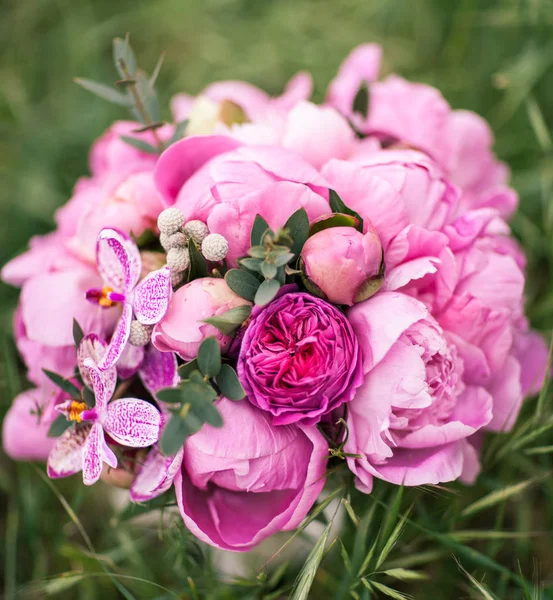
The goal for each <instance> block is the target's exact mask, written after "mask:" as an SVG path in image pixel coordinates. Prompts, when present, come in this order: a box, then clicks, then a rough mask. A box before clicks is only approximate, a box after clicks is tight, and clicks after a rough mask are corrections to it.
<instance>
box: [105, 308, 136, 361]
mask: <svg viewBox="0 0 553 600" xmlns="http://www.w3.org/2000/svg"><path fill="white" fill-rule="evenodd" d="M131 321H132V306H131V305H130V304H128V303H125V304H124V305H123V312H122V313H121V318H120V319H119V321H118V322H117V327H116V328H115V331H114V332H113V335H112V336H111V340H110V343H109V346H108V350H107V352H106V353H105V355H104V357H103V358H102V360H101V362H100V364H99V365H98V367H99V369H100V370H101V371H106V370H107V369H110V368H111V367H113V365H115V363H116V362H117V361H118V360H119V358H120V356H121V354H122V353H123V350H124V349H125V346H126V344H127V342H128V340H129V335H130V333H131Z"/></svg>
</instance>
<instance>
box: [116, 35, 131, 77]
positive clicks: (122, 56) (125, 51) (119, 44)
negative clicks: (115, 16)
mask: <svg viewBox="0 0 553 600" xmlns="http://www.w3.org/2000/svg"><path fill="white" fill-rule="evenodd" d="M122 62H123V63H124V64H125V67H126V71H125V69H124V68H123V66H122V64H121V63H122ZM113 64H114V65H115V68H116V69H117V71H118V72H119V74H120V75H121V77H126V76H127V74H128V75H130V76H131V77H132V76H133V75H134V74H135V72H136V57H135V54H134V52H133V49H132V48H131V45H130V39H129V34H128V33H127V35H126V36H125V39H124V40H123V39H121V38H114V40H113Z"/></svg>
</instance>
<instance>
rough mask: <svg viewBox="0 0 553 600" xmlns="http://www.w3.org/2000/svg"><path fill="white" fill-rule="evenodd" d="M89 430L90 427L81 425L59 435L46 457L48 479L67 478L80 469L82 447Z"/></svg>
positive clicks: (81, 465)
mask: <svg viewBox="0 0 553 600" xmlns="http://www.w3.org/2000/svg"><path fill="white" fill-rule="evenodd" d="M90 429H91V427H90V425H82V426H78V427H76V428H74V427H72V428H71V429H66V430H65V431H64V432H63V433H62V434H61V435H60V437H59V438H58V439H57V440H56V443H55V444H54V447H53V448H52V450H51V451H50V455H49V456H48V464H47V467H46V468H47V473H48V477H50V478H51V479H58V478H60V477H69V476H70V475H74V474H75V473H78V472H79V471H80V470H81V469H82V467H83V447H84V444H85V442H86V440H87V437H88V435H89V432H90Z"/></svg>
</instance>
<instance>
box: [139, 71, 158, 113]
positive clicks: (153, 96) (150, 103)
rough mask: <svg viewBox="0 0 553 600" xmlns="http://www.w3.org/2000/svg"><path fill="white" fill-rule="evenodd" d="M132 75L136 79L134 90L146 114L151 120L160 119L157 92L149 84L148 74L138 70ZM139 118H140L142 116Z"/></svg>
mask: <svg viewBox="0 0 553 600" xmlns="http://www.w3.org/2000/svg"><path fill="white" fill-rule="evenodd" d="M134 77H135V79H136V92H137V94H138V96H139V97H140V100H141V101H142V104H143V105H144V108H145V109H146V112H147V113H148V116H149V117H150V119H151V120H152V121H161V113H160V110H159V100H158V97H157V93H156V91H155V89H154V88H153V87H151V86H150V81H149V79H148V76H147V75H146V73H144V71H141V70H138V71H136V73H135V76H134ZM140 120H142V118H141V119H140Z"/></svg>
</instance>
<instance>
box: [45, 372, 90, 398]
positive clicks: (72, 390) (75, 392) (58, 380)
mask: <svg viewBox="0 0 553 600" xmlns="http://www.w3.org/2000/svg"><path fill="white" fill-rule="evenodd" d="M42 371H43V372H44V374H45V375H46V377H48V379H50V381H53V382H54V383H55V384H56V385H57V386H58V387H59V388H61V389H62V390H63V391H64V392H67V393H68V394H69V395H70V396H71V397H72V398H80V397H81V390H80V389H79V388H77V387H76V386H74V385H73V384H72V383H71V382H70V381H68V380H67V379H64V378H63V377H62V376H61V375H58V374H57V373H53V372H52V371H48V370H47V369H42Z"/></svg>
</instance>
